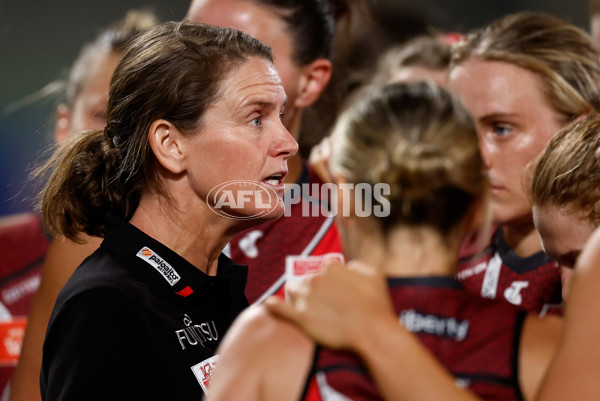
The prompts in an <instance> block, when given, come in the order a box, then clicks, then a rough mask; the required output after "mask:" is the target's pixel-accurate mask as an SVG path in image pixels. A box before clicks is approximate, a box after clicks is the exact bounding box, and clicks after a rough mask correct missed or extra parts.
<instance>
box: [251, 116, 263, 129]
mask: <svg viewBox="0 0 600 401" xmlns="http://www.w3.org/2000/svg"><path fill="white" fill-rule="evenodd" d="M261 123H262V117H256V118H254V119H253V120H252V121H250V124H252V125H254V126H255V127H260V125H261Z"/></svg>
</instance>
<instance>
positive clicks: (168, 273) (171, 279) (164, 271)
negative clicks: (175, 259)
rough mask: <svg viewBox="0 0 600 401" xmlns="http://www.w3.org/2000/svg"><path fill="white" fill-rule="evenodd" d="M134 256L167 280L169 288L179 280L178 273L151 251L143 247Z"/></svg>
mask: <svg viewBox="0 0 600 401" xmlns="http://www.w3.org/2000/svg"><path fill="white" fill-rule="evenodd" d="M136 256H137V257H138V258H140V259H142V260H144V261H145V262H146V263H148V264H149V265H150V266H152V267H154V269H155V270H156V271H157V272H159V273H160V274H161V275H162V276H163V278H164V279H165V280H167V283H169V285H170V286H174V285H175V284H176V283H177V282H178V281H179V280H180V279H181V276H179V273H177V271H176V270H175V269H173V267H172V266H171V265H170V264H168V263H167V262H166V261H165V260H164V259H163V258H161V257H160V256H158V255H157V254H156V252H154V251H153V250H152V249H150V248H148V247H146V246H145V247H143V248H142V249H140V251H139V252H138V253H137V255H136Z"/></svg>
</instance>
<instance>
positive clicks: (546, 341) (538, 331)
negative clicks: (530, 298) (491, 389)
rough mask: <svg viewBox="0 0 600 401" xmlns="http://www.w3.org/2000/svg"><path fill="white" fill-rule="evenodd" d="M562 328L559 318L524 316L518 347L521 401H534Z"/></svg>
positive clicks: (561, 321)
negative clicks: (523, 398) (523, 400)
mask: <svg viewBox="0 0 600 401" xmlns="http://www.w3.org/2000/svg"><path fill="white" fill-rule="evenodd" d="M562 327H563V320H562V318H559V317H556V316H547V317H544V318H540V317H537V316H533V315H530V316H527V318H526V319H525V322H524V324H523V330H522V332H521V341H520V346H519V368H518V370H519V384H520V385H521V391H522V393H523V396H524V397H525V400H534V399H535V396H536V394H537V393H538V392H539V390H540V388H541V384H542V380H543V378H544V376H545V374H546V372H547V371H548V368H549V366H550V363H551V361H552V358H553V356H554V354H555V352H556V349H557V345H558V343H559V340H560V335H561V331H562Z"/></svg>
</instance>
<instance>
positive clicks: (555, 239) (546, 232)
mask: <svg viewBox="0 0 600 401" xmlns="http://www.w3.org/2000/svg"><path fill="white" fill-rule="evenodd" d="M533 222H534V224H535V228H536V229H537V231H538V233H539V234H540V239H541V241H542V248H543V249H544V251H545V252H546V254H547V255H548V256H550V257H551V258H552V259H554V261H556V263H557V265H558V266H560V268H561V276H562V278H563V299H566V297H567V295H568V289H569V285H568V284H569V278H570V277H571V272H572V269H573V267H575V262H577V258H578V257H579V254H580V253H581V250H582V249H583V246H584V245H585V243H586V242H587V240H588V238H589V237H590V236H591V235H592V233H593V232H594V230H595V228H596V226H595V225H594V224H593V223H592V222H591V221H590V219H589V218H588V216H586V215H585V214H583V213H581V212H579V213H578V212H577V211H575V210H574V209H573V208H570V207H568V206H566V207H557V206H554V205H545V206H541V207H540V206H537V205H534V206H533Z"/></svg>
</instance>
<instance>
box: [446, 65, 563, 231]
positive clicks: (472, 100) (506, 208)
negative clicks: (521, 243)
mask: <svg viewBox="0 0 600 401" xmlns="http://www.w3.org/2000/svg"><path fill="white" fill-rule="evenodd" d="M448 87H449V89H450V90H451V91H452V92H454V93H456V94H457V95H458V97H459V98H460V99H461V100H462V102H463V104H464V105H465V106H466V107H467V109H468V110H469V111H470V112H471V114H472V116H473V119H474V121H475V126H476V128H477V135H478V138H479V147H480V150H481V154H482V157H483V159H484V162H485V167H486V172H487V174H488V178H489V181H490V190H491V201H492V207H493V211H494V221H495V223H496V224H500V225H504V224H511V223H513V224H514V223H517V224H518V223H520V222H527V221H531V205H530V203H529V199H528V196H527V194H526V192H525V190H524V185H523V173H524V171H525V167H526V166H527V165H528V164H529V163H530V162H531V161H532V160H533V159H534V158H535V157H536V156H537V155H538V154H539V153H540V152H541V151H542V150H543V149H544V148H545V147H546V145H547V144H548V142H549V141H550V138H552V136H554V134H555V133H556V132H557V131H558V130H559V129H560V128H561V123H560V122H559V121H560V118H559V115H558V113H557V112H556V111H555V110H554V109H553V108H552V106H551V105H550V104H549V102H548V100H547V99H546V96H545V94H544V92H543V88H544V86H543V82H542V80H541V79H540V78H539V77H538V76H537V75H536V74H534V73H533V72H531V71H529V70H526V69H524V68H521V67H518V66H516V65H514V64H509V63H505V62H501V61H486V60H479V59H477V58H471V59H469V60H467V61H466V62H464V63H462V64H460V65H458V66H457V67H455V68H453V69H452V70H451V71H450V75H449V80H448Z"/></svg>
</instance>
